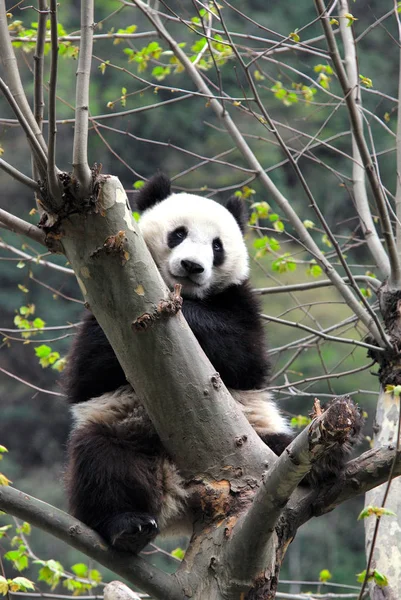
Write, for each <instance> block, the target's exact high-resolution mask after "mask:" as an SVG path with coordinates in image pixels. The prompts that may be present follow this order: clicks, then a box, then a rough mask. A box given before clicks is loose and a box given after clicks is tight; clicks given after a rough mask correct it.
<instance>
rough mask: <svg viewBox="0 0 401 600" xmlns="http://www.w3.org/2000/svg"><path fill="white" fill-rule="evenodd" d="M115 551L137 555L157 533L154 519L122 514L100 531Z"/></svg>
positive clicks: (146, 516)
mask: <svg viewBox="0 0 401 600" xmlns="http://www.w3.org/2000/svg"><path fill="white" fill-rule="evenodd" d="M100 533H102V534H103V535H104V537H105V538H106V539H107V540H109V541H110V543H111V545H112V546H113V547H114V548H116V550H123V551H126V552H131V553H132V554H138V552H140V551H141V550H142V548H144V547H145V546H146V545H147V544H149V542H151V541H152V540H153V539H154V538H155V537H156V535H157V534H158V533H159V528H158V526H157V522H156V519H154V518H153V517H151V516H150V515H149V514H147V513H122V514H120V515H117V516H115V517H113V518H111V519H110V520H109V521H108V523H107V524H106V525H105V527H104V528H103V531H100Z"/></svg>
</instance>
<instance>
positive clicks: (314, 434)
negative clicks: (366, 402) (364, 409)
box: [309, 396, 361, 452]
mask: <svg viewBox="0 0 401 600" xmlns="http://www.w3.org/2000/svg"><path fill="white" fill-rule="evenodd" d="M360 424H361V414H360V411H359V409H358V407H357V406H356V405H355V404H354V403H353V402H352V400H351V398H350V396H341V397H339V398H336V399H335V400H334V401H333V403H332V404H330V406H329V407H328V408H327V409H326V410H325V411H324V418H321V417H320V418H318V419H317V420H316V426H313V424H312V425H311V426H310V429H309V449H310V451H311V452H314V451H315V448H316V449H317V448H318V447H320V446H322V445H323V446H330V445H331V444H332V443H333V444H334V443H336V444H341V445H342V444H344V443H345V442H347V441H348V440H349V438H350V437H352V436H353V435H355V431H356V430H357V429H359V428H360Z"/></svg>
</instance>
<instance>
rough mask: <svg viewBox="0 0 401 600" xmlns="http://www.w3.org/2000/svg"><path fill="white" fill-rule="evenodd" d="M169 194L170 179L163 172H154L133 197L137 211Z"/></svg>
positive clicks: (141, 210) (150, 205)
mask: <svg viewBox="0 0 401 600" xmlns="http://www.w3.org/2000/svg"><path fill="white" fill-rule="evenodd" d="M170 194H171V181H170V178H169V177H167V175H165V174H164V173H156V175H153V177H151V178H150V179H149V180H148V181H147V182H146V183H145V185H144V186H143V187H142V188H141V189H140V191H139V192H138V195H137V196H136V198H135V203H136V206H137V208H138V210H139V212H143V211H144V210H146V209H147V208H151V207H152V206H154V205H155V204H157V203H158V202H161V201H162V200H165V199H166V198H168V197H169V196H170Z"/></svg>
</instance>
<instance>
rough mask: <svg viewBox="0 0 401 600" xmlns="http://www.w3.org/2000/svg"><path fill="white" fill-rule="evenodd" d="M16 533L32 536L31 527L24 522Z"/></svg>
mask: <svg viewBox="0 0 401 600" xmlns="http://www.w3.org/2000/svg"><path fill="white" fill-rule="evenodd" d="M16 531H17V533H23V534H24V535H31V526H30V524H29V523H27V522H26V521H24V522H23V523H22V525H21V526H20V527H17V529H16Z"/></svg>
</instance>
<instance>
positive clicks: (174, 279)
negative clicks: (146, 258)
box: [140, 193, 249, 298]
mask: <svg viewBox="0 0 401 600" xmlns="http://www.w3.org/2000/svg"><path fill="white" fill-rule="evenodd" d="M140 227H141V231H142V234H143V236H144V239H145V242H146V245H147V246H148V248H149V250H150V252H151V254H152V256H153V259H154V261H155V262H156V264H157V266H158V268H159V270H160V273H161V275H162V277H163V279H164V281H165V282H166V283H167V285H168V286H169V287H171V288H172V287H173V286H174V284H175V283H180V284H181V285H182V295H183V296H190V297H196V298H204V297H206V296H207V295H208V294H210V293H218V292H220V291H222V290H224V289H225V288H227V287H228V286H230V285H232V284H240V283H242V282H243V281H244V280H245V279H246V278H247V277H248V273H249V267H248V253H247V250H246V246H245V243H244V239H243V236H242V233H241V230H240V228H239V225H238V223H237V221H236V220H235V218H234V217H233V215H232V214H231V213H230V212H229V211H228V210H227V209H226V208H225V207H223V206H222V205H220V204H218V203H217V202H215V201H214V200H210V199H207V198H202V197H200V196H195V195H193V194H186V193H180V194H172V195H171V196H169V197H168V198H166V199H165V200H163V201H162V202H159V203H158V204H155V205H154V206H152V207H151V208H149V209H148V210H146V211H145V212H144V213H143V215H142V217H141V220H140Z"/></svg>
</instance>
